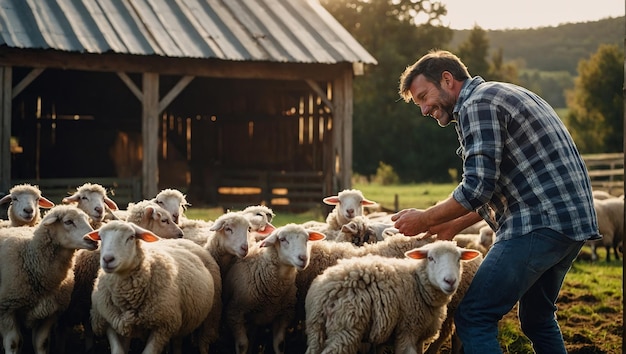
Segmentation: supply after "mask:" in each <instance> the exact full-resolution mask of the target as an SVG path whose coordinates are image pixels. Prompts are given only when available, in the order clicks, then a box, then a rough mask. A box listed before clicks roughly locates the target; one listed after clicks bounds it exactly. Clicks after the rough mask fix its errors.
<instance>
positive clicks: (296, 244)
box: [260, 224, 326, 270]
mask: <svg viewBox="0 0 626 354" xmlns="http://www.w3.org/2000/svg"><path fill="white" fill-rule="evenodd" d="M325 238H326V236H325V235H324V234H321V233H319V232H317V231H313V230H307V229H305V228H304V227H302V226H301V225H297V224H287V225H285V226H282V227H279V228H277V229H276V230H274V232H272V234H271V235H269V236H268V237H267V238H265V239H264V240H263V241H261V244H260V247H275V248H276V249H277V251H278V259H279V261H280V263H281V264H284V265H290V266H293V267H295V268H296V269H298V270H302V269H304V268H306V267H307V266H308V265H309V259H310V254H311V248H310V247H308V241H319V240H323V239H325Z"/></svg>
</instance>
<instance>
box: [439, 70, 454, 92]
mask: <svg viewBox="0 0 626 354" xmlns="http://www.w3.org/2000/svg"><path fill="white" fill-rule="evenodd" d="M453 85H454V76H452V73H450V72H449V71H444V72H442V73H441V87H446V88H452V86H453Z"/></svg>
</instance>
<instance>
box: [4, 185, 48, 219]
mask: <svg viewBox="0 0 626 354" xmlns="http://www.w3.org/2000/svg"><path fill="white" fill-rule="evenodd" d="M9 201H10V202H11V204H9V209H8V210H7V213H8V216H9V220H2V221H0V227H9V226H35V225H36V224H37V223H39V221H41V211H40V210H39V207H42V208H47V209H49V208H52V207H53V206H54V203H53V202H51V201H50V200H48V199H47V198H45V197H43V196H42V195H41V190H40V189H39V187H37V186H33V185H30V184H18V185H16V186H13V188H11V189H10V190H9V194H7V195H5V196H4V197H2V199H0V204H4V203H7V202H9Z"/></svg>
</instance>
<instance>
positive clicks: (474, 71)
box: [457, 26, 489, 78]
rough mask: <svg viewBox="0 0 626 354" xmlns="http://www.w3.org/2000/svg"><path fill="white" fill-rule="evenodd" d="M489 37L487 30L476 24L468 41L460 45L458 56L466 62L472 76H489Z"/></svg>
mask: <svg viewBox="0 0 626 354" xmlns="http://www.w3.org/2000/svg"><path fill="white" fill-rule="evenodd" d="M488 55H489V39H487V32H485V30H483V29H482V28H481V27H480V26H474V28H473V29H472V31H471V32H470V35H469V37H468V38H467V41H465V42H463V43H461V44H460V45H459V49H458V51H457V56H458V57H459V58H460V59H461V60H462V61H463V63H465V66H467V69H468V70H469V72H470V74H471V75H472V76H475V75H479V76H482V77H483V78H487V76H488V74H489V63H488V62H487V56H488Z"/></svg>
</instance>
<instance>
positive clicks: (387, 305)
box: [306, 241, 480, 354]
mask: <svg viewBox="0 0 626 354" xmlns="http://www.w3.org/2000/svg"><path fill="white" fill-rule="evenodd" d="M479 255H480V253H479V252H478V251H475V250H468V249H464V248H461V247H458V246H456V243H454V242H451V241H437V242H433V243H431V244H428V245H425V246H422V247H420V248H416V249H413V250H411V251H408V252H406V256H407V257H408V258H413V259H400V258H387V257H381V256H377V255H367V256H363V257H357V258H350V259H343V260H340V261H339V262H338V263H337V264H336V265H335V266H332V267H330V268H328V269H326V270H325V271H324V273H322V274H321V275H320V276H319V277H317V278H316V279H315V280H314V281H313V283H312V284H311V288H310V289H309V293H308V294H307V297H306V333H307V344H308V348H307V351H306V353H307V354H316V353H357V351H358V349H359V347H360V345H361V341H362V340H365V341H367V342H369V343H372V344H383V343H385V342H386V341H387V340H389V339H390V338H391V337H392V335H393V338H394V342H395V351H396V352H397V353H423V350H424V349H423V345H424V343H426V342H427V341H429V340H431V339H433V338H436V336H437V335H438V333H439V328H440V327H441V324H442V322H443V320H444V318H445V315H446V306H447V304H448V303H449V302H450V300H451V297H452V295H453V294H454V293H455V292H456V290H457V287H458V285H459V281H460V279H461V273H462V266H461V263H460V260H469V259H472V258H474V257H477V256H479ZM415 260H418V261H415Z"/></svg>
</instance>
